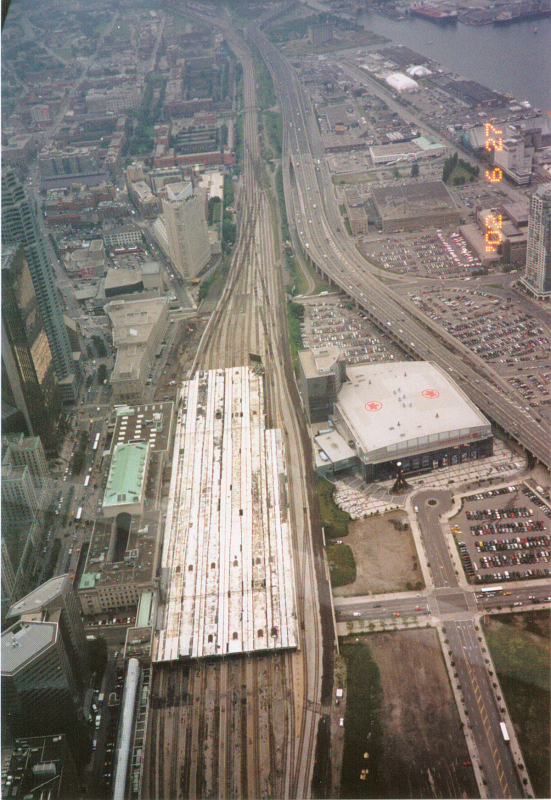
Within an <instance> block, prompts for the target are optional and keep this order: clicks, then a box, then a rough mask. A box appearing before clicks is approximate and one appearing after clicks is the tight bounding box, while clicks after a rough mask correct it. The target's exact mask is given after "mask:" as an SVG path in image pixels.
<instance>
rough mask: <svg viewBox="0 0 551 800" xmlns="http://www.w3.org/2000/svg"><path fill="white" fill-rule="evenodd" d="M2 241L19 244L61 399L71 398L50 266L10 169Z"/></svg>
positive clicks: (69, 359)
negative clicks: (21, 247)
mask: <svg viewBox="0 0 551 800" xmlns="http://www.w3.org/2000/svg"><path fill="white" fill-rule="evenodd" d="M2 242H3V243H4V244H11V245H16V246H17V245H23V249H24V251H25V256H26V258H27V261H28V264H29V270H30V273H31V277H32V282H33V285H34V291H35V293H36V298H37V301H38V307H39V309H40V314H41V316H42V322H43V324H44V328H45V330H46V334H47V337H48V342H49V344H50V350H51V353H52V358H53V362H54V368H55V371H56V375H57V378H58V381H59V385H60V389H61V397H62V400H63V402H74V401H75V400H76V397H77V394H78V379H77V370H76V365H75V361H74V358H73V352H72V350H71V344H70V341H69V336H68V334H67V330H66V328H65V324H64V321H63V310H62V307H61V302H60V298H59V295H58V292H57V286H56V278H55V273H54V269H53V267H52V264H51V262H50V259H49V256H48V250H47V246H46V242H45V239H44V236H43V234H42V231H41V229H40V225H39V223H38V220H37V217H36V214H35V213H34V211H33V209H32V206H31V203H30V201H29V200H28V199H27V197H26V195H25V191H24V189H23V186H22V185H21V182H20V181H19V180H18V178H17V176H16V175H15V173H14V172H13V171H12V170H6V171H4V172H3V173H2Z"/></svg>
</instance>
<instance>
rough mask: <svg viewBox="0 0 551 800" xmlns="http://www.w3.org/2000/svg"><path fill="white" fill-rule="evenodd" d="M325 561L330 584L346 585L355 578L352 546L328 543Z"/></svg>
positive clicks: (334, 585)
mask: <svg viewBox="0 0 551 800" xmlns="http://www.w3.org/2000/svg"><path fill="white" fill-rule="evenodd" d="M327 561H328V563H329V574H330V577H331V586H333V587H336V586H346V584H348V583H354V581H355V580H356V561H355V559H354V553H353V552H352V548H351V547H349V546H348V545H347V544H328V545H327Z"/></svg>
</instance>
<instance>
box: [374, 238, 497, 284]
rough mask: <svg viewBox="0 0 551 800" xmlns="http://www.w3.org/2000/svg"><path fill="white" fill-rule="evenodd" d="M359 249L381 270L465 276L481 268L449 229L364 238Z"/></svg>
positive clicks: (429, 276)
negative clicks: (372, 238)
mask: <svg viewBox="0 0 551 800" xmlns="http://www.w3.org/2000/svg"><path fill="white" fill-rule="evenodd" d="M360 251H361V252H362V253H363V254H364V255H365V256H366V258H368V259H369V260H371V261H374V262H375V263H376V264H378V265H379V266H381V267H383V268H384V269H388V270H391V271H392V272H396V273H398V274H400V275H405V274H407V275H412V276H414V275H416V276H419V277H427V278H434V277H439V278H442V277H446V278H453V277H465V276H470V275H471V273H472V272H473V271H477V270H480V269H481V263H480V260H479V259H478V258H477V257H476V256H475V255H474V254H473V253H472V252H471V250H470V248H469V247H468V245H467V242H466V241H465V239H464V238H463V236H461V234H459V233H454V232H453V231H430V232H429V231H423V232H418V233H409V234H408V233H401V234H400V235H399V236H390V237H387V236H385V237H384V238H382V239H380V240H375V241H373V240H371V239H369V240H364V241H363V242H362V243H361V244H360Z"/></svg>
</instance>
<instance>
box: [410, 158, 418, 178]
mask: <svg viewBox="0 0 551 800" xmlns="http://www.w3.org/2000/svg"><path fill="white" fill-rule="evenodd" d="M418 175H419V164H418V163H417V161H414V162H413V164H412V165H411V177H412V178H417V176H418Z"/></svg>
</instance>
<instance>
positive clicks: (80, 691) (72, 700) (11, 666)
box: [2, 575, 89, 738]
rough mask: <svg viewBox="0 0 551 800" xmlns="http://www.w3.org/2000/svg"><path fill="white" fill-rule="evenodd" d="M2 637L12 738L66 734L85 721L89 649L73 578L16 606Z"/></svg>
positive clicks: (5, 712) (5, 716)
mask: <svg viewBox="0 0 551 800" xmlns="http://www.w3.org/2000/svg"><path fill="white" fill-rule="evenodd" d="M7 620H8V623H9V622H12V624H11V626H10V627H9V628H7V630H5V631H4V633H3V634H2V725H3V727H4V730H6V728H7V730H8V731H9V734H10V735H11V736H12V737H14V738H15V737H18V736H40V735H47V734H56V733H66V734H68V735H69V736H75V735H76V733H77V725H78V722H79V721H80V720H82V717H83V712H82V707H83V700H84V691H85V687H86V685H87V682H88V676H89V668H88V648H87V644H86V636H85V634H84V628H83V625H82V620H81V618H80V603H79V600H78V598H77V597H76V595H75V593H74V591H73V587H72V583H71V580H70V577H69V575H60V576H58V577H56V578H52V579H51V580H49V581H47V582H46V583H44V584H43V585H42V586H39V587H38V589H35V590H34V591H33V592H30V593H29V594H28V595H26V596H25V597H23V598H22V599H21V600H18V601H17V602H16V603H14V604H13V605H12V606H11V608H10V609H9V611H8V613H7Z"/></svg>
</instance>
